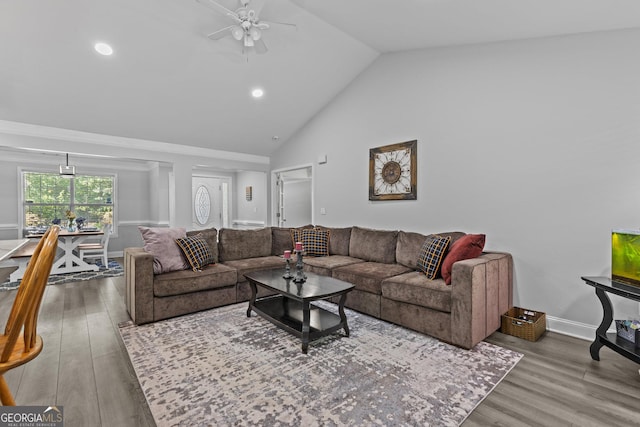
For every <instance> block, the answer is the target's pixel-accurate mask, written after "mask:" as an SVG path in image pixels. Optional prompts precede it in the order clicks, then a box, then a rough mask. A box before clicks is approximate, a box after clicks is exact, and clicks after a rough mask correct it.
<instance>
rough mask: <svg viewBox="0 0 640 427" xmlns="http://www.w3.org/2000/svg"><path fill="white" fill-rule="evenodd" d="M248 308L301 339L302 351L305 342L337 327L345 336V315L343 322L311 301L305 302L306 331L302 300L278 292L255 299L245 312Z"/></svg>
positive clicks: (328, 332) (329, 332)
mask: <svg viewBox="0 0 640 427" xmlns="http://www.w3.org/2000/svg"><path fill="white" fill-rule="evenodd" d="M307 304H309V303H307ZM251 310H253V311H255V312H256V313H257V314H258V315H260V316H261V317H263V318H264V319H266V320H268V321H269V322H271V323H273V324H274V325H276V326H278V327H279V328H281V329H283V330H285V331H287V332H289V333H290V334H293V335H295V336H297V337H298V338H301V339H302V351H303V352H304V353H306V352H307V348H308V345H309V342H311V341H315V340H317V339H318V338H321V337H324V336H326V335H330V334H332V333H333V332H335V331H338V330H340V329H344V331H345V334H346V336H349V328H348V326H347V323H346V318H345V319H344V321H343V319H341V317H340V316H338V315H337V314H335V313H332V312H330V311H327V310H325V309H323V308H321V307H318V306H316V305H313V304H309V327H308V331H305V328H304V320H305V319H304V305H303V303H302V302H300V301H296V300H293V299H290V298H287V297H285V296H282V295H276V296H273V297H267V298H262V299H259V300H256V302H255V303H254V304H252V305H251V306H250V307H249V310H248V311H247V314H249V313H250V311H251Z"/></svg>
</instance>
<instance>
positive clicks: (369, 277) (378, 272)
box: [332, 262, 412, 295]
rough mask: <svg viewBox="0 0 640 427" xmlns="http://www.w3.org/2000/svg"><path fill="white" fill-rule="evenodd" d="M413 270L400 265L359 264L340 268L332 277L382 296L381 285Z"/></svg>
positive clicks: (335, 270) (334, 271)
mask: <svg viewBox="0 0 640 427" xmlns="http://www.w3.org/2000/svg"><path fill="white" fill-rule="evenodd" d="M411 270H412V269H411V268H408V267H405V266H404V265H400V264H384V263H380V262H359V263H356V264H349V265H345V266H343V267H338V268H336V269H334V270H333V273H332V276H333V277H335V278H336V279H339V280H344V281H345V282H348V283H353V284H354V285H355V287H356V289H359V290H361V291H366V292H371V293H374V294H376V295H380V283H381V282H382V280H384V279H386V278H387V277H391V276H396V275H398V274H403V273H406V272H408V271H411Z"/></svg>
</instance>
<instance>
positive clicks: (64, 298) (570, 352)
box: [0, 277, 640, 427]
mask: <svg viewBox="0 0 640 427" xmlns="http://www.w3.org/2000/svg"><path fill="white" fill-rule="evenodd" d="M123 294H124V278H123V277H116V278H105V279H100V280H89V281H84V282H77V283H68V284H63V285H55V286H48V287H47V289H46V293H45V296H44V301H43V305H42V311H41V314H40V320H39V333H40V334H41V335H42V336H43V339H44V343H45V347H44V350H43V352H42V353H41V354H40V356H38V357H37V358H36V359H35V360H33V361H31V362H29V363H28V364H26V365H24V366H22V367H20V368H17V369H15V370H13V371H10V372H9V373H7V374H6V375H5V378H6V379H7V382H8V383H9V387H10V388H11V390H12V392H13V393H14V396H15V398H16V401H17V403H18V404H19V405H52V404H56V405H63V406H64V415H65V426H66V427H75V426H82V427H87V426H109V427H111V426H114V427H127V426H132V427H138V426H154V425H155V424H154V422H153V418H152V416H151V413H150V412H149V409H148V407H147V405H146V402H145V399H144V395H143V393H142V390H141V389H140V385H139V384H138V381H137V379H136V376H135V374H134V372H133V368H132V367H131V364H130V362H129V359H128V356H127V353H126V351H125V349H124V345H123V344H122V341H121V339H120V335H119V333H118V324H119V323H120V322H122V321H126V320H128V319H129V317H128V314H127V312H126V309H125V306H124V297H123ZM14 296H15V291H9V292H6V291H5V292H0V313H1V315H0V322H4V321H5V319H6V317H7V316H8V312H9V309H10V307H11V304H12V302H13V298H14ZM488 341H490V342H492V343H494V344H497V345H500V346H503V347H507V348H511V349H513V350H516V351H519V352H522V353H524V354H525V357H524V358H523V359H522V360H521V361H520V362H519V363H518V365H517V366H516V367H515V368H514V369H513V370H512V371H511V372H510V373H509V374H508V375H507V377H506V378H505V380H504V381H502V382H501V383H500V384H499V385H498V386H497V387H496V388H495V389H494V390H493V392H492V393H491V394H490V395H489V396H488V397H487V398H486V399H485V400H484V401H483V402H482V403H481V404H480V405H479V406H478V407H477V408H476V409H475V411H474V412H473V413H472V414H471V415H470V417H469V418H468V419H467V420H466V421H465V422H464V424H463V426H465V427H471V426H488V425H495V426H509V427H511V426H526V425H531V426H640V375H639V373H638V369H639V368H640V365H638V364H636V363H633V362H631V361H629V360H627V359H625V358H623V357H621V356H619V355H618V354H616V353H614V352H613V351H611V350H609V349H607V348H603V349H602V350H601V352H600V356H601V361H600V362H595V361H593V360H591V357H590V356H589V349H588V348H589V344H590V343H589V342H587V341H583V340H579V339H575V338H571V337H567V336H563V335H560V334H555V333H547V334H546V335H544V336H543V337H542V338H541V339H540V340H539V341H538V342H529V341H525V340H522V339H518V338H515V337H511V336H508V335H503V334H501V333H495V334H493V335H492V336H491V337H490V338H489V339H488Z"/></svg>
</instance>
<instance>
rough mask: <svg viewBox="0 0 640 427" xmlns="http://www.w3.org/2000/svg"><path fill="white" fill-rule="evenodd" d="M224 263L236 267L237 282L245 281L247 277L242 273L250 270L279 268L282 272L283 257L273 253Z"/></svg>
mask: <svg viewBox="0 0 640 427" xmlns="http://www.w3.org/2000/svg"><path fill="white" fill-rule="evenodd" d="M225 265H227V266H228V267H232V268H234V269H236V271H237V272H238V283H240V282H246V281H247V279H246V278H245V277H244V275H245V274H246V273H250V272H252V271H258V270H273V269H277V268H281V269H282V274H284V266H285V264H284V258H282V257H279V256H275V255H270V256H266V257H257V258H245V259H237V260H234V261H226V262H225Z"/></svg>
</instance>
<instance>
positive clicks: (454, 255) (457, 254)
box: [442, 234, 486, 285]
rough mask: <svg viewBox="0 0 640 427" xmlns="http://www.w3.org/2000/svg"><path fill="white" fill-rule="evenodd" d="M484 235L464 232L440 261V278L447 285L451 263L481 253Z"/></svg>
mask: <svg viewBox="0 0 640 427" xmlns="http://www.w3.org/2000/svg"><path fill="white" fill-rule="evenodd" d="M485 238H486V236H485V235H484V234H466V235H464V236H462V237H461V238H459V239H458V240H456V241H455V242H454V243H453V244H452V245H451V247H450V248H449V252H447V255H446V256H445V257H444V260H443V261H442V278H443V279H444V282H445V283H446V284H447V285H450V284H451V269H452V268H453V264H454V263H455V262H457V261H462V260H463V259H471V258H475V257H478V256H480V255H481V254H482V250H483V249H484V242H485Z"/></svg>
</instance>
